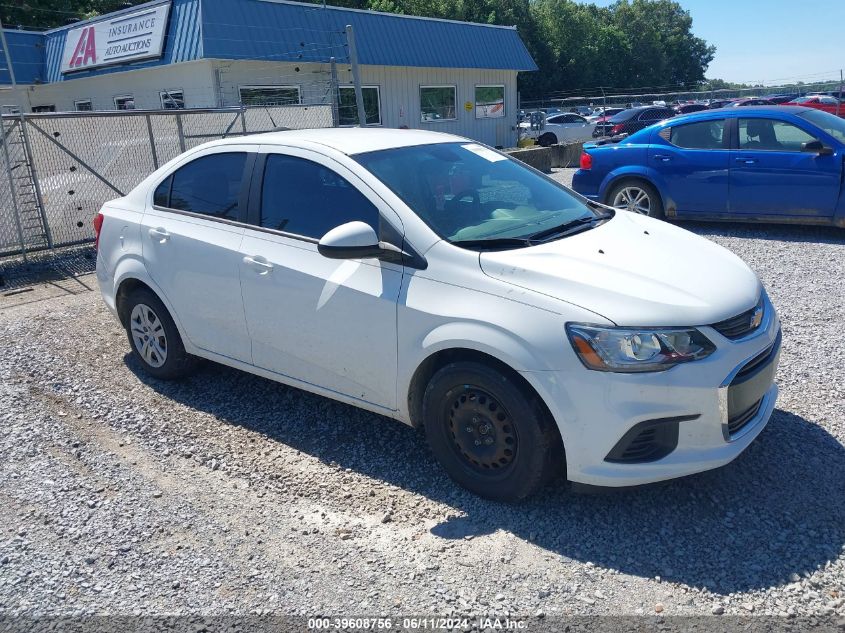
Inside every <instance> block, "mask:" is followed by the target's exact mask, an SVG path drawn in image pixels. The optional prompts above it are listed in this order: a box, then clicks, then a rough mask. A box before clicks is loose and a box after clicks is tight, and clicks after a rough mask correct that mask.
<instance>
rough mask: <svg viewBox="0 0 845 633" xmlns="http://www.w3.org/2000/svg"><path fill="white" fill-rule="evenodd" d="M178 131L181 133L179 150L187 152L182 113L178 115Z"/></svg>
mask: <svg viewBox="0 0 845 633" xmlns="http://www.w3.org/2000/svg"><path fill="white" fill-rule="evenodd" d="M176 131H177V132H178V133H179V150H180V151H181V152H182V153H183V154H184V153H185V131H184V130H183V129H182V115H181V114H177V115H176Z"/></svg>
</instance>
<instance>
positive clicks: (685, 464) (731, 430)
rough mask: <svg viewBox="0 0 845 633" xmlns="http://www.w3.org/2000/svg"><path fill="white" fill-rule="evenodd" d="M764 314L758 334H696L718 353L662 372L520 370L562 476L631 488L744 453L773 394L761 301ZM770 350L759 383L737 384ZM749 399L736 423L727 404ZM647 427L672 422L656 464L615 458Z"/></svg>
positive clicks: (773, 323)
mask: <svg viewBox="0 0 845 633" xmlns="http://www.w3.org/2000/svg"><path fill="white" fill-rule="evenodd" d="M765 307H766V310H765V313H766V316H765V318H764V321H763V323H762V324H761V325H760V327H759V328H758V329H757V330H756V331H755V332H754V333H753V334H751V335H750V336H748V337H745V338H743V339H740V340H736V341H731V340H729V339H726V338H725V337H723V336H722V335H720V334H719V333H718V332H717V331H716V330H714V329H712V328H709V327H701V328H700V330H701V331H702V332H703V333H704V334H705V335H706V336H707V337H708V338H710V339H711V340H712V341H713V342H714V343H715V344H716V347H717V350H716V352H714V353H713V354H712V355H711V356H709V357H708V358H706V359H704V360H700V361H695V362H692V363H688V364H684V365H679V366H677V367H674V368H673V369H670V370H668V371H666V372H659V373H647V374H615V373H601V372H594V371H590V370H587V369H586V368H578V370H572V371H569V372H562V371H561V372H556V371H555V372H525V373H524V374H523V375H524V376H525V377H526V379H527V380H528V381H529V382H530V383H531V384H532V385H533V386H534V387H535V389H537V391H538V393H539V394H540V396H541V397H542V398H543V399H544V400H545V402H546V403H547V404H548V405H549V409H550V411H551V413H552V415H553V416H554V418H555V420H556V421H557V424H558V428H559V429H560V432H561V437H562V438H563V442H564V447H565V450H566V460H567V477H568V479H569V480H570V481H573V482H577V483H581V484H587V485H591V486H609V487H620V486H633V485H639V484H646V483H652V482H656V481H663V480H666V479H673V478H675V477H682V476H685V475H691V474H694V473H698V472H702V471H705V470H710V469H712V468H717V467H719V466H723V465H725V464H727V463H729V462H731V461H732V460H733V459H735V458H736V457H737V456H738V455H739V454H740V453H742V451H744V450H745V449H746V448H747V447H748V445H749V444H751V442H752V441H753V440H754V439H755V438H756V437H757V436H758V435H759V434H760V432H761V431H762V430H763V428H764V427H765V426H766V423H767V422H768V421H769V418H770V417H771V415H772V412H773V410H774V407H775V402H776V400H777V395H778V388H777V386H776V385H775V384H774V383H773V381H772V378H773V375H774V371H775V369H776V367H777V362H778V354H777V349H778V347H777V345H778V343H779V341H778V334H779V332H780V322H779V319H778V317H777V314H776V312H775V310H774V308H773V307H772V305H771V303H770V302H769V301H768V298H766V299H765ZM771 350H774V351H773V352H772V354H771V357H770V358H768V359H767V361H766V363H764V365H765V367H764V369H765V371H764V372H763V373H762V374H755V376H757V378H756V381H748V382H747V383H744V384H742V385H738V379H737V373H738V372H739V371H740V370H741V369H742V368H743V367H746V366H749V365H750V363H751V361H753V360H754V359H757V358H759V357H760V356H761V354H763V353H768V352H769V351H771ZM759 376H762V377H759ZM732 382H733V389H732V388H731V383H732ZM749 398H751V401H752V402H753V404H754V405H755V406H754V407H753V408H751V409H749V410H748V411H747V413H746V415H744V416H743V417H741V416H739V415H738V414H739V413H742V412H739V411H737V410H736V407H735V406H734V403H733V401H737V402H742V403H745V402H746V401H748V399H749ZM729 400H730V401H731V406H734V411H732V412H731V411H729ZM654 421H659V422H660V423H663V422H664V421H667V422H668V423H670V424H674V425H676V427H675V428H674V429H673V430H674V431H676V432H677V435H676V436H675V437H673V438H672V440H673V444H672V446H671V447H670V448H669V449H668V450H667V451H663V452H661V453H658V455H657V458H656V459H650V458H649V457H648V454H645V455H646V458H645V459H641V460H639V461H637V460H633V461H628V462H626V461H624V460H622V461H620V460H618V459H614V457H615V456H618V454H619V450H618V448H619V446H618V445H619V443H620V441H621V440H623V439H624V438H625V437H626V434H627V435H628V436H630V435H631V432H633V431H632V430H634V429H635V427H638V425H640V426H639V427H638V428H642V426H643V425H645V426H646V427H647V426H649V425H650V424H652V422H654Z"/></svg>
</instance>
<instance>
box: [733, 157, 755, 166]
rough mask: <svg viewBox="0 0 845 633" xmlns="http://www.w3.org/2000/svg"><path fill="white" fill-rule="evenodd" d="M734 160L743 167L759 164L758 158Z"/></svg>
mask: <svg viewBox="0 0 845 633" xmlns="http://www.w3.org/2000/svg"><path fill="white" fill-rule="evenodd" d="M734 160H735V161H736V162H738V163H740V164H742V165H754V164H755V163H756V162H757V159H756V158H734Z"/></svg>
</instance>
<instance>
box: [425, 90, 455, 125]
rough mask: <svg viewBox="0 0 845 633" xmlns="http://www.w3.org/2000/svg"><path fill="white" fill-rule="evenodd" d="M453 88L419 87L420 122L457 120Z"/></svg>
mask: <svg viewBox="0 0 845 633" xmlns="http://www.w3.org/2000/svg"><path fill="white" fill-rule="evenodd" d="M456 92H457V90H456V89H455V86H420V121H422V122H423V123H426V122H431V121H454V120H455V119H457V118H458V112H457V110H456V108H455V103H456V101H457V97H456V96H455V93H456Z"/></svg>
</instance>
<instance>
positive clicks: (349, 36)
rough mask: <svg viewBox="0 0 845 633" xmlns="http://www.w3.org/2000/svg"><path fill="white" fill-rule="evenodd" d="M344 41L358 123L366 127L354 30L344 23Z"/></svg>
mask: <svg viewBox="0 0 845 633" xmlns="http://www.w3.org/2000/svg"><path fill="white" fill-rule="evenodd" d="M346 43H347V44H348V45H349V64H350V65H351V66H352V81H353V83H354V84H355V104H356V105H357V106H358V125H360V126H361V127H366V125H367V113H366V111H365V110H364V93H363V92H361V74H360V72H359V71H358V50H357V49H356V48H355V31H353V30H352V25H351V24H347V25H346Z"/></svg>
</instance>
